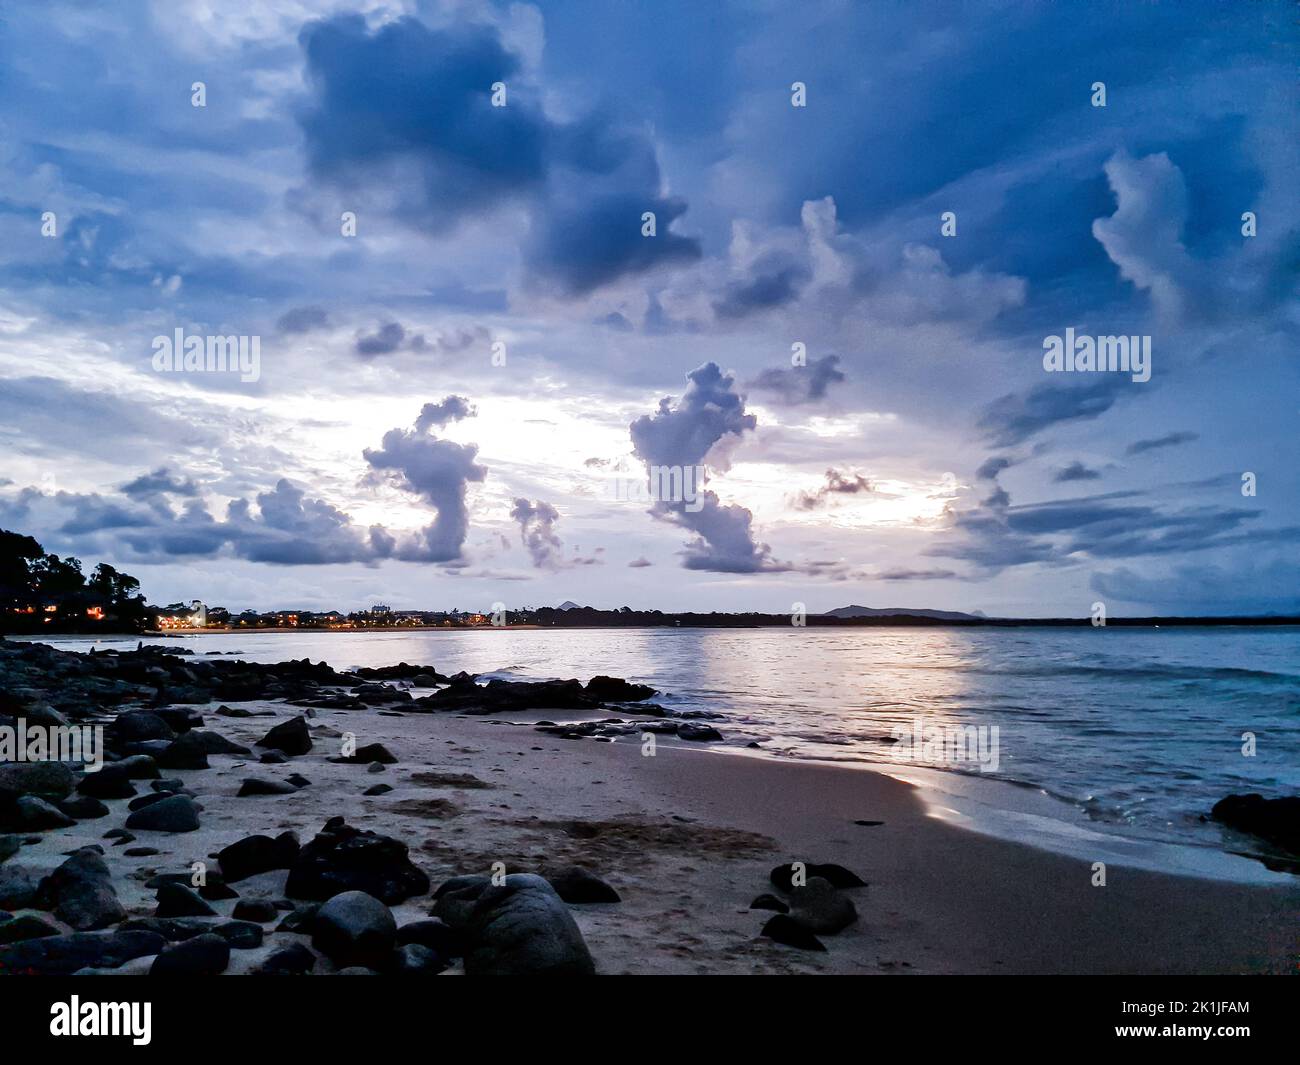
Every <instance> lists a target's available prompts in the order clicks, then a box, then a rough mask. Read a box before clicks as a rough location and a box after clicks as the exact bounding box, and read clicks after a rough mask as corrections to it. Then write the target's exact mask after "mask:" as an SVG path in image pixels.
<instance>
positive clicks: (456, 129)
mask: <svg viewBox="0 0 1300 1065" xmlns="http://www.w3.org/2000/svg"><path fill="white" fill-rule="evenodd" d="M299 40H300V43H301V45H302V49H303V52H304V54H305V57H306V61H307V79H308V83H309V85H310V86H311V90H312V94H313V95H312V101H311V104H310V106H309V107H308V108H307V109H306V110H305V111H304V112H303V113H302V115H301V116H300V123H301V125H302V130H303V133H304V135H305V138H306V144H307V155H308V162H309V165H310V167H311V170H312V173H313V175H314V176H315V177H316V178H317V179H319V180H321V181H324V182H327V183H330V184H332V185H334V186H336V187H339V188H341V189H348V190H366V189H369V188H380V189H385V188H388V187H390V186H392V185H393V182H392V175H393V173H394V172H396V170H397V169H400V168H402V167H411V168H413V169H412V173H413V175H414V183H413V184H410V183H407V184H405V185H404V186H403V189H404V191H403V192H402V193H401V194H400V195H401V199H400V202H398V203H396V204H395V205H391V206H392V212H393V216H394V217H395V218H396V219H397V220H398V221H401V222H404V223H406V224H408V225H412V226H416V227H419V228H422V229H425V230H429V231H432V232H446V231H449V230H451V229H454V228H455V227H456V226H458V225H459V224H460V223H461V222H462V221H464V220H465V219H468V218H471V217H474V216H477V215H483V214H485V213H488V212H490V211H492V210H495V209H497V208H499V207H501V206H503V205H505V204H508V203H519V204H522V205H524V206H525V207H526V208H527V209H529V210H530V211H531V212H532V213H533V216H534V220H533V237H532V238H531V239H530V241H529V243H528V246H527V249H526V253H525V258H526V261H527V263H528V264H529V266H530V268H531V270H532V271H533V273H534V275H536V279H537V280H538V281H539V282H542V283H545V284H550V285H554V286H555V287H558V288H559V289H560V290H561V291H563V292H565V293H567V294H571V295H581V294H583V293H586V292H589V291H591V290H593V289H595V288H597V287H599V286H601V285H604V284H607V283H608V282H610V281H613V280H616V279H618V278H620V277H624V276H627V275H631V274H636V273H641V272H643V271H646V270H649V269H651V268H653V267H656V266H659V265H661V264H666V263H674V262H689V261H692V260H694V259H697V258H699V256H700V246H699V243H698V242H697V241H696V240H694V239H692V238H688V237H684V236H681V235H680V234H676V233H673V232H671V231H670V227H671V226H672V224H673V223H674V222H675V221H676V220H677V219H678V218H679V217H680V216H681V215H682V214H683V213H685V211H686V203H685V201H684V200H681V199H679V198H675V197H667V196H665V195H663V193H662V188H661V185H662V183H661V179H660V174H659V166H658V162H657V160H656V158H655V152H654V147H653V145H652V144H651V143H650V141H649V140H647V139H646V137H645V135H644V134H643V133H641V132H639V131H637V130H634V129H632V128H630V127H627V126H623V125H620V124H619V123H618V122H617V121H616V120H615V119H613V118H611V117H609V116H606V115H602V114H593V115H589V116H587V117H585V118H583V119H580V120H578V121H576V122H573V123H568V124H564V123H557V122H554V121H552V120H551V119H549V118H548V117H547V116H546V115H545V114H544V113H543V111H542V109H541V107H540V104H539V103H538V101H537V99H536V94H535V93H534V92H532V91H530V89H529V86H528V84H527V81H526V79H525V78H524V77H523V76H522V74H521V67H520V62H519V59H518V58H517V57H516V56H515V55H514V54H513V53H512V52H510V51H509V50H508V49H507V48H506V46H505V45H504V43H503V42H502V40H501V39H500V37H499V35H498V33H497V31H496V30H495V29H493V28H491V27H487V26H481V25H460V26H449V27H446V28H442V29H432V28H430V27H428V26H425V25H424V24H423V23H421V22H420V21H418V20H417V19H414V18H400V19H397V20H395V21H392V22H389V23H387V24H385V25H383V26H380V27H378V28H377V29H375V30H373V31H371V30H369V29H368V28H367V26H366V22H365V19H364V18H363V17H362V16H360V15H340V16H337V17H335V18H332V19H327V20H322V21H317V22H313V23H310V24H309V25H308V26H306V27H305V28H304V29H303V31H302V33H301V34H300V37H299ZM498 82H501V83H504V84H505V86H506V91H507V98H506V105H505V106H503V107H494V106H493V105H492V99H491V96H492V86H493V85H494V84H496V83H498ZM647 211H651V212H653V213H654V214H655V215H656V220H657V226H656V228H657V234H656V235H655V236H653V237H644V236H642V235H641V225H642V215H643V213H644V212H647Z"/></svg>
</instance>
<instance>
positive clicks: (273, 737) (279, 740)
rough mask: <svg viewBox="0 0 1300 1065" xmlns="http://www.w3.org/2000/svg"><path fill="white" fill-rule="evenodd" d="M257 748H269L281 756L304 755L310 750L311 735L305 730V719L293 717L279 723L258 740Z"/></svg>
mask: <svg viewBox="0 0 1300 1065" xmlns="http://www.w3.org/2000/svg"><path fill="white" fill-rule="evenodd" d="M257 746H259V747H269V748H271V749H272V750H275V751H280V752H281V753H283V754H291V755H300V754H306V753H307V752H308V751H310V750H311V733H310V732H309V731H308V730H307V719H306V718H305V717H295V718H292V719H291V720H289V721H284V722H281V723H280V724H278V725H276V726H275V727H274V728H272V729H271V731H270V732H268V733H267V734H266V735H265V736H263V737H262V738H261V739H260V740H258V741H257Z"/></svg>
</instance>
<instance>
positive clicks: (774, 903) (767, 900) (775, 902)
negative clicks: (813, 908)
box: [749, 895, 790, 913]
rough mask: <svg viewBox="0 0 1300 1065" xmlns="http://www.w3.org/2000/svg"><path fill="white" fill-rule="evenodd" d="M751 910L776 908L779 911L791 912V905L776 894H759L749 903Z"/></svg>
mask: <svg viewBox="0 0 1300 1065" xmlns="http://www.w3.org/2000/svg"><path fill="white" fill-rule="evenodd" d="M749 908H750V909H751V910H775V911H776V912H777V913H789V912H790V907H789V906H787V905H786V904H785V903H784V902H782V901H781V900H780V899H778V898H777V897H776V896H775V895H759V896H758V898H756V899H755V900H754V901H753V902H751V903H750V904H749Z"/></svg>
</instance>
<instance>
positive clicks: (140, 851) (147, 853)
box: [122, 847, 162, 858]
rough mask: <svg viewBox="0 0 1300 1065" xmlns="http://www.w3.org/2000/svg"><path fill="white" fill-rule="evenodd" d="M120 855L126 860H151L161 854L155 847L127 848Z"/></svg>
mask: <svg viewBox="0 0 1300 1065" xmlns="http://www.w3.org/2000/svg"><path fill="white" fill-rule="evenodd" d="M122 853H123V854H125V855H126V856H127V857H128V858H151V857H153V856H154V855H155V854H161V853H162V852H161V851H160V850H159V849H158V848H157V847H127V848H126V850H124V851H123V852H122Z"/></svg>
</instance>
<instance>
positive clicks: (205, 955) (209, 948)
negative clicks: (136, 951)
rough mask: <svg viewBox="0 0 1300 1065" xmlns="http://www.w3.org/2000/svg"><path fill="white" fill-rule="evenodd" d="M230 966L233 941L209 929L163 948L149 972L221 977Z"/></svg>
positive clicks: (158, 974) (153, 974)
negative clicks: (228, 941)
mask: <svg viewBox="0 0 1300 1065" xmlns="http://www.w3.org/2000/svg"><path fill="white" fill-rule="evenodd" d="M229 965H230V944H229V943H227V942H226V941H225V940H224V939H222V938H221V937H220V936H218V935H214V934H213V933H210V932H208V933H204V934H203V935H200V936H195V937H194V938H193V939H187V940H185V941H184V942H183V943H174V944H172V945H171V946H169V947H166V948H164V949H163V952H162V953H161V954H159V955H158V957H157V958H155V959H154V963H153V967H152V968H151V969H150V970H149V975H150V976H220V975H221V974H222V973H224V972H225V971H226V968H227V967H228V966H229Z"/></svg>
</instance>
